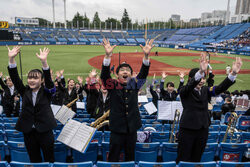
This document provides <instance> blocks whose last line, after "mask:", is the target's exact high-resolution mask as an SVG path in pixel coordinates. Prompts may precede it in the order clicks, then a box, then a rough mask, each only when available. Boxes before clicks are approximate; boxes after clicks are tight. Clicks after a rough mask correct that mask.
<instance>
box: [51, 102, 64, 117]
mask: <svg viewBox="0 0 250 167" xmlns="http://www.w3.org/2000/svg"><path fill="white" fill-rule="evenodd" d="M50 107H51V109H52V112H53V114H54V116H55V115H56V114H57V112H58V111H59V110H60V108H61V107H62V106H59V105H55V104H51V105H50Z"/></svg>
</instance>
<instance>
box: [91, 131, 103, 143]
mask: <svg viewBox="0 0 250 167" xmlns="http://www.w3.org/2000/svg"><path fill="white" fill-rule="evenodd" d="M91 142H97V143H98V144H101V143H102V131H96V132H95V135H94V137H93V139H92V141H91Z"/></svg>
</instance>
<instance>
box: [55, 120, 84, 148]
mask: <svg viewBox="0 0 250 167" xmlns="http://www.w3.org/2000/svg"><path fill="white" fill-rule="evenodd" d="M80 125H81V123H80V122H78V121H75V120H73V119H71V120H69V121H68V123H67V124H66V125H65V126H64V127H63V129H62V131H61V133H60V135H59V136H58V137H57V140H58V141H60V142H62V143H63V144H66V145H69V144H70V142H71V140H72V139H73V138H74V136H75V134H76V132H77V130H78V128H79V127H80Z"/></svg>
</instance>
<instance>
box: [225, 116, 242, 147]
mask: <svg viewBox="0 0 250 167" xmlns="http://www.w3.org/2000/svg"><path fill="white" fill-rule="evenodd" d="M238 117H239V116H238V115H237V114H236V112H232V113H231V115H230V116H229V121H228V125H227V130H226V133H225V135H224V137H223V140H222V142H224V143H225V142H226V140H227V136H228V134H230V136H231V137H230V143H231V142H232V140H233V136H234V132H237V129H236V124H237V121H238ZM236 140H237V139H236Z"/></svg>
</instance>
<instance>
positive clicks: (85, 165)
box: [53, 161, 93, 167]
mask: <svg viewBox="0 0 250 167" xmlns="http://www.w3.org/2000/svg"><path fill="white" fill-rule="evenodd" d="M73 166H74V167H92V166H93V162H92V161H88V162H78V163H61V162H54V163H53V167H73Z"/></svg>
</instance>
